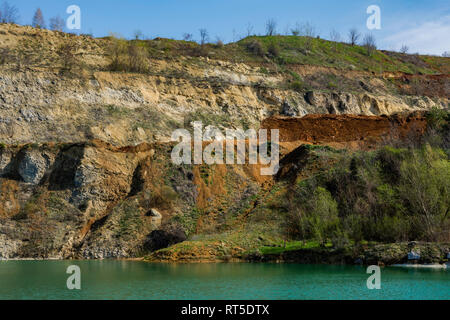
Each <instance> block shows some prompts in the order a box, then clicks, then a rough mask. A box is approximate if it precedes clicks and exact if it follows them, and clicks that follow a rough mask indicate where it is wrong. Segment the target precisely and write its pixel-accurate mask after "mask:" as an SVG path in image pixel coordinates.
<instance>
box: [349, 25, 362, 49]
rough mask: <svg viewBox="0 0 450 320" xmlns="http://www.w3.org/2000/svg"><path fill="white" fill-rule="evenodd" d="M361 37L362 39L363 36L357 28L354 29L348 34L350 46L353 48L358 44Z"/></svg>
mask: <svg viewBox="0 0 450 320" xmlns="http://www.w3.org/2000/svg"><path fill="white" fill-rule="evenodd" d="M360 37H361V34H360V33H359V31H358V30H357V29H356V28H352V29H350V31H349V32H348V40H349V41H350V44H351V45H352V46H354V45H356V44H358V40H359V38H360Z"/></svg>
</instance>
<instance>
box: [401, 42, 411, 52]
mask: <svg viewBox="0 0 450 320" xmlns="http://www.w3.org/2000/svg"><path fill="white" fill-rule="evenodd" d="M408 51H409V47H408V46H407V45H406V44H404V45H402V47H401V48H400V52H401V53H403V54H405V53H407V52H408Z"/></svg>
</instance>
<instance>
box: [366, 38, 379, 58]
mask: <svg viewBox="0 0 450 320" xmlns="http://www.w3.org/2000/svg"><path fill="white" fill-rule="evenodd" d="M363 45H364V47H365V48H366V50H367V55H369V56H371V55H372V54H373V53H374V52H375V50H377V44H376V41H375V37H374V36H373V35H372V34H370V33H369V34H366V36H365V37H364V40H363Z"/></svg>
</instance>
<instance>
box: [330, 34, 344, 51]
mask: <svg viewBox="0 0 450 320" xmlns="http://www.w3.org/2000/svg"><path fill="white" fill-rule="evenodd" d="M330 40H331V41H333V44H332V45H333V49H334V51H337V45H338V42H339V41H340V40H341V35H340V34H339V32H337V31H336V29H333V30H331V32H330Z"/></svg>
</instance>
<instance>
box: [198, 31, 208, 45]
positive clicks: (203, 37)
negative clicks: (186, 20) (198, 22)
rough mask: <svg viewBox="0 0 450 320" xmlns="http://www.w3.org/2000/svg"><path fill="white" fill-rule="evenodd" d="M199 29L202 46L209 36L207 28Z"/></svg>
mask: <svg viewBox="0 0 450 320" xmlns="http://www.w3.org/2000/svg"><path fill="white" fill-rule="evenodd" d="M199 31H200V44H201V45H202V46H203V45H204V44H205V43H206V42H207V41H208V38H209V35H208V30H206V29H204V28H202V29H200V30H199Z"/></svg>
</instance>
